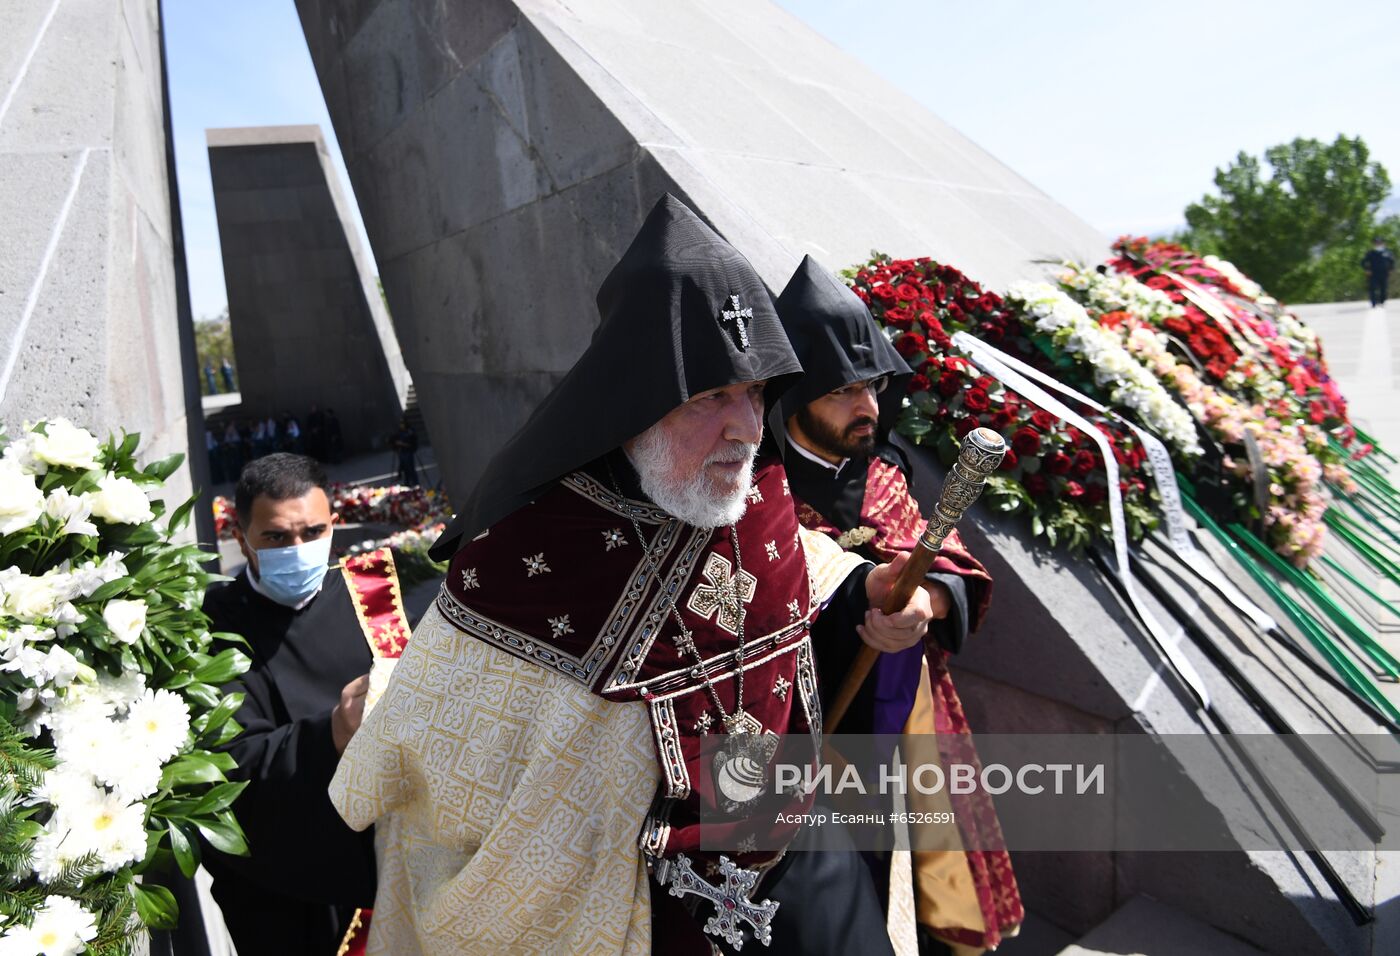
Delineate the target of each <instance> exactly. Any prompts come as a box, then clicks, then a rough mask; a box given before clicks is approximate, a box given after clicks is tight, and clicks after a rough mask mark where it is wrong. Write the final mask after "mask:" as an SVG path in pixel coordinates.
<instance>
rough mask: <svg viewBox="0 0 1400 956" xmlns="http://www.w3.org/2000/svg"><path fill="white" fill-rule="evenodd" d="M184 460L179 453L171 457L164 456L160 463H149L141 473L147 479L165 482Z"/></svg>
mask: <svg viewBox="0 0 1400 956" xmlns="http://www.w3.org/2000/svg"><path fill="white" fill-rule="evenodd" d="M184 460H185V456H184V455H182V454H181V453H180V452H176V453H175V454H173V455H166V456H165V457H164V458H162V459H161V460H160V461H153V462H151V463H150V464H149V465H147V466H146V467H145V469H144V470H143V471H142V472H141V473H142V474H143V475H146V476H147V477H149V478H155V479H158V480H159V481H165V479H167V478H169V477H170V476H171V475H173V474H175V470H176V469H177V468H179V467H180V465H181V464H183V463H184Z"/></svg>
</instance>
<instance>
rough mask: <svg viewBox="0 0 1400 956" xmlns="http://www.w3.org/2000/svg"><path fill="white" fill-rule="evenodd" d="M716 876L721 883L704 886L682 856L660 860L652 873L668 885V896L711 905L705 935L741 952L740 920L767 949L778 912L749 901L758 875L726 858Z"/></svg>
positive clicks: (766, 904)
mask: <svg viewBox="0 0 1400 956" xmlns="http://www.w3.org/2000/svg"><path fill="white" fill-rule="evenodd" d="M719 875H720V877H721V879H722V881H723V882H722V883H721V884H720V885H719V886H715V885H714V884H713V883H709V882H706V881H705V880H704V879H702V878H701V877H700V875H699V874H698V873H696V872H695V868H694V867H693V866H691V864H690V858H689V857H687V856H686V855H685V854H684V853H679V854H677V855H676V858H675V859H674V860H661V861H660V862H659V864H658V866H657V869H656V879H657V882H659V883H660V884H661V885H662V886H666V885H667V884H668V883H669V884H670V890H671V895H672V896H678V897H679V896H685V895H686V894H693V895H695V896H699V897H702V898H703V899H707V900H709V901H710V902H711V903H713V904H715V915H714V916H711V917H710V918H709V919H707V920H706V921H705V932H707V933H709V934H710V935H711V936H718V937H719V938H720V939H722V940H724V941H725V942H727V943H728V944H729V945H730V946H733V947H734V948H735V949H742V948H743V946H744V937H743V934H742V933H741V932H740V929H739V920H743V921H744V922H746V923H748V924H749V925H750V926H752V927H753V936H754V939H756V940H758V941H759V942H760V943H762V944H763V945H764V946H767V945H769V943H770V942H771V941H772V936H773V930H772V928H771V927H770V926H769V923H771V922H772V920H773V914H774V913H776V912H777V911H778V904H777V903H775V902H773V901H772V900H764V901H763V902H762V903H754V902H752V901H751V900H750V899H749V894H750V893H752V892H753V887H754V884H755V883H757V882H758V876H759V874H758V873H757V872H756V871H754V870H745V869H742V868H740V867H738V866H736V865H735V864H734V862H733V861H732V860H730V859H729V857H727V856H721V857H720V858H719Z"/></svg>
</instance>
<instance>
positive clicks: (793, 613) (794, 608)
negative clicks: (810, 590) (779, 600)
mask: <svg viewBox="0 0 1400 956" xmlns="http://www.w3.org/2000/svg"><path fill="white" fill-rule="evenodd" d="M801 614H802V608H801V607H799V606H798V603H797V598H793V599H792V600H791V601H789V602H788V617H789V618H790V619H791V620H794V621H795V620H797V618H798V617H799V616H800V615H801Z"/></svg>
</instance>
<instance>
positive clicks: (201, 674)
mask: <svg viewBox="0 0 1400 956" xmlns="http://www.w3.org/2000/svg"><path fill="white" fill-rule="evenodd" d="M252 663H253V662H252V661H251V660H249V658H248V655H247V654H244V653H243V652H242V651H240V650H239V649H238V648H236V647H228V648H225V649H224V650H222V651H220V652H219V653H218V654H216V655H215V656H214V657H213V658H211V659H210V660H209V662H208V663H206V664H203V665H201V666H200V667H198V668H196V669H195V672H194V679H195V680H196V681H199V682H201V683H205V684H217V685H220V686H222V685H224V684H227V683H228V682H229V681H231V680H233V679H234V678H235V677H237V676H238V675H239V674H243V673H245V672H246V671H247V670H248V668H249V667H250V666H252Z"/></svg>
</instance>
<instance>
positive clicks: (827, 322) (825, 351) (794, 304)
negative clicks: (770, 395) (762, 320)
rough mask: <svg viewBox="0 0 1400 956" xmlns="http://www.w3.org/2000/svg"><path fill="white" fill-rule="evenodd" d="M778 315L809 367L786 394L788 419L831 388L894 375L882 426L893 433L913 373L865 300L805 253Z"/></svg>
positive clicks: (886, 395) (883, 399)
mask: <svg viewBox="0 0 1400 956" xmlns="http://www.w3.org/2000/svg"><path fill="white" fill-rule="evenodd" d="M778 315H779V316H780V317H781V318H782V322H783V328H784V329H786V330H787V335H788V340H789V341H790V342H792V347H793V350H794V351H795V352H796V353H797V358H798V361H800V362H801V363H802V368H803V370H804V374H803V376H802V380H801V381H800V382H798V383H797V384H796V385H795V386H793V387H792V388H791V389H789V390H788V391H787V392H786V393H785V394H784V395H783V399H782V415H783V419H784V420H785V421H786V420H787V418H788V417H789V416H791V415H794V414H795V413H796V412H797V411H798V409H800V408H802V407H803V406H805V405H807V404H808V403H810V402H813V401H815V400H817V399H818V398H821V397H822V396H823V395H825V394H826V393H827V392H830V391H834V390H835V389H838V388H841V387H843V386H846V385H850V384H851V383H852V382H864V381H867V380H869V379H872V378H878V377H880V376H881V375H889V376H891V382H890V385H889V387H888V388H886V389H885V391H884V393H883V394H882V395H881V396H880V427H879V431H880V434H881V436H884V435H886V434H888V433H889V430H890V429H891V428H892V427H893V426H894V421H895V418H896V417H897V416H898V415H899V408H900V405H901V403H902V402H903V400H904V391H905V388H906V387H907V385H908V383H909V376H911V375H912V374H914V373H913V370H912V369H911V368H910V367H909V363H908V362H906V361H904V358H903V356H901V355H900V354H899V352H897V351H896V350H895V347H894V345H892V344H891V343H890V340H889V338H887V337H886V335H885V333H884V332H883V331H882V330H881V328H880V326H879V325H878V324H876V322H875V319H874V317H872V316H871V314H870V310H869V309H868V308H866V306H865V303H864V302H862V301H860V299H859V298H857V297H856V294H855V293H854V292H852V291H851V290H850V289H849V288H848V287H847V286H846V284H845V283H844V282H842V281H841V280H840V279H838V278H836V276H834V275H832V274H831V273H830V272H828V271H827V270H825V269H823V268H822V267H821V265H820V264H819V263H818V262H817V260H815V259H813V258H812V257H811V256H806V257H804V258H803V260H802V264H801V265H799V266H798V267H797V271H796V272H794V273H793V275H792V278H791V279H789V280H788V284H787V288H786V289H784V290H783V294H782V295H780V296H778Z"/></svg>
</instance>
